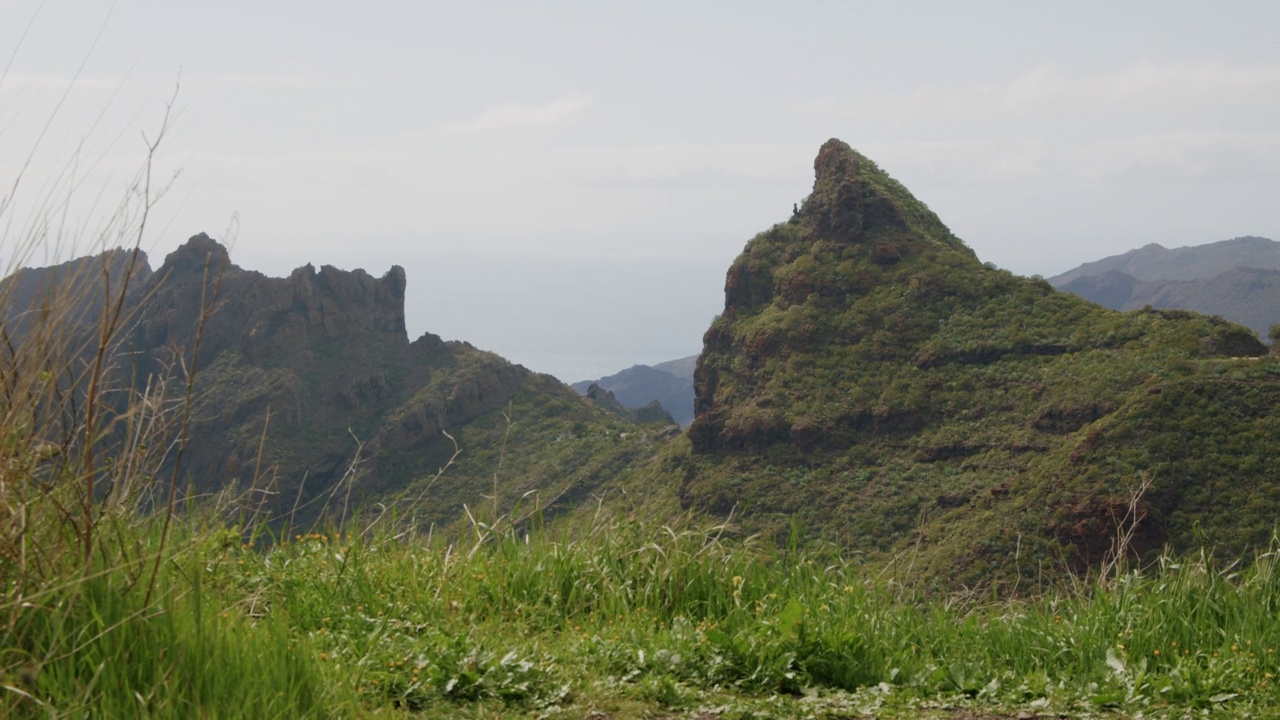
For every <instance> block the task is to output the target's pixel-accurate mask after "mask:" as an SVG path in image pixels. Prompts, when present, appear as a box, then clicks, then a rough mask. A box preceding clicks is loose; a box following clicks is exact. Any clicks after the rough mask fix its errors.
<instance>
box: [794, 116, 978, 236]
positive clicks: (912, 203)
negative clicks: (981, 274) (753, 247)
mask: <svg viewBox="0 0 1280 720" xmlns="http://www.w3.org/2000/svg"><path fill="white" fill-rule="evenodd" d="M813 169H814V183H813V193H812V194H810V195H809V197H808V199H806V200H805V203H804V207H803V208H802V209H801V210H800V212H799V215H798V219H799V220H801V221H803V222H807V223H808V224H809V225H810V226H812V227H813V229H814V230H815V231H817V232H818V234H819V235H820V236H822V237H825V238H826V239H830V240H836V241H841V242H852V243H864V242H873V243H880V244H883V243H890V244H891V245H894V246H902V245H905V244H907V243H909V242H911V241H913V240H916V241H919V240H923V241H925V242H930V243H942V244H945V245H947V246H950V247H952V248H955V249H959V250H963V251H964V252H965V253H966V254H970V255H972V251H971V250H969V248H967V247H966V246H965V245H964V243H962V242H960V240H959V239H958V238H956V237H955V236H954V235H952V234H951V231H950V230H948V229H947V226H946V225H943V224H942V221H941V220H939V219H938V216H937V215H935V214H934V213H933V212H932V211H931V210H929V208H928V207H927V206H926V205H925V204H924V203H922V202H920V201H919V200H917V199H916V198H915V197H914V196H913V195H912V194H911V193H910V192H909V191H908V190H907V189H906V188H905V187H903V185H902V184H901V183H899V182H898V181H897V180H894V179H893V178H892V177H890V176H889V174H888V173H886V172H885V171H883V170H881V169H880V168H879V166H877V165H876V164H875V163H874V162H872V161H871V160H870V159H868V158H867V157H865V156H863V155H862V154H860V153H858V152H857V151H856V150H854V149H853V148H851V147H849V145H848V144H846V143H844V142H842V141H840V140H836V139H834V138H833V139H831V140H828V141H827V142H825V143H823V145H822V148H821V149H820V150H819V151H818V157H817V158H816V159H815V160H814V162H813Z"/></svg>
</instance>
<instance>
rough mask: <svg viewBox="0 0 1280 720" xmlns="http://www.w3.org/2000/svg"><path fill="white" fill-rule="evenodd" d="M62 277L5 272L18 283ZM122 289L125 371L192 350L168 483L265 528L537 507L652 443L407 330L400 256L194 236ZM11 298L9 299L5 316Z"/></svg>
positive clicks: (549, 383) (574, 399) (451, 518)
mask: <svg viewBox="0 0 1280 720" xmlns="http://www.w3.org/2000/svg"><path fill="white" fill-rule="evenodd" d="M78 262H81V263H87V264H88V266H89V267H98V266H99V265H102V266H104V267H105V266H107V265H109V264H111V263H117V262H118V258H116V256H115V255H109V256H103V258H99V259H85V260H81V261H78ZM144 262H145V258H144ZM61 275H65V270H58V271H56V272H53V271H49V270H47V269H46V270H45V271H30V272H27V273H25V274H22V273H20V274H18V275H16V276H14V278H10V279H7V280H6V281H4V282H5V283H10V282H12V283H15V284H13V285H12V287H13V288H19V287H21V288H27V287H28V286H29V285H31V284H32V282H33V280H32V278H36V277H41V278H44V279H45V280H49V279H50V278H52V279H54V280H56V279H57V278H56V277H55V276H61ZM86 277H89V278H92V277H93V274H92V273H89V274H86ZM15 278H16V279H15ZM18 282H21V283H22V285H21V286H19V285H17V284H16V283H18ZM88 282H93V281H92V280H90V281H88ZM136 283H137V290H136V291H135V292H134V293H132V294H131V295H130V302H129V307H128V308H127V312H126V315H127V316H128V317H130V318H131V320H130V322H131V324H130V329H129V332H127V333H126V334H125V336H124V338H123V339H122V341H121V342H120V344H119V352H120V357H122V358H127V359H128V360H127V363H124V362H122V363H118V367H119V369H120V370H121V371H122V373H123V374H124V378H123V379H124V382H132V383H136V385H137V387H143V386H145V384H146V383H147V382H154V381H155V379H156V378H159V377H164V376H170V377H172V376H175V375H176V376H178V377H179V378H180V377H181V376H182V369H183V368H188V367H191V362H192V355H191V351H192V349H193V348H195V347H196V346H197V344H198V345H199V357H198V359H197V360H196V362H195V367H196V370H197V375H196V378H197V380H196V385H195V391H196V405H195V411H194V414H193V419H192V426H191V437H192V440H191V442H190V443H189V444H188V446H187V448H186V451H185V456H184V457H183V459H182V467H181V471H182V477H183V486H184V487H185V486H187V485H188V484H189V486H190V487H191V488H192V489H193V490H194V491H195V492H196V493H197V494H203V495H208V494H213V493H218V492H221V491H224V490H228V489H232V490H233V493H232V494H233V496H234V497H235V498H236V502H239V503H242V504H244V506H245V507H246V508H248V509H251V510H254V511H260V512H261V513H263V516H266V517H273V518H275V519H276V521H277V522H279V523H285V522H288V523H292V524H294V525H295V526H297V525H306V524H308V523H310V522H312V521H314V520H316V519H319V518H328V519H330V520H341V519H343V518H344V517H345V518H351V517H352V516H353V515H355V514H356V513H357V512H361V511H363V512H365V513H366V514H368V513H370V512H375V511H376V512H382V511H388V512H389V511H391V510H394V511H395V513H397V514H399V515H400V516H401V519H402V520H403V519H411V520H413V521H415V522H418V523H419V524H422V525H423V526H426V525H430V524H437V525H445V524H448V523H452V522H455V521H458V520H459V519H460V518H464V517H465V513H464V504H465V505H468V506H470V507H471V508H473V509H474V508H477V507H481V506H482V507H484V508H485V512H486V513H488V514H489V515H486V517H487V516H491V515H492V514H493V513H494V512H497V513H499V514H501V513H506V512H508V511H510V509H511V508H512V507H513V506H514V505H515V504H516V503H517V502H518V501H519V500H520V499H521V498H522V497H525V496H526V495H527V496H528V497H527V498H526V499H525V501H524V504H525V506H526V507H527V508H532V507H534V506H536V505H540V506H542V507H544V508H547V509H548V511H549V512H554V511H555V510H556V508H557V507H561V506H567V505H571V504H574V503H576V502H579V501H581V500H584V499H586V498H587V497H588V496H589V495H590V494H591V493H592V492H593V491H595V490H596V488H597V487H598V486H599V485H600V484H601V483H603V482H605V481H606V480H609V479H611V478H613V477H615V476H616V475H618V474H619V473H620V472H622V470H623V469H625V468H626V467H628V466H629V465H632V464H635V463H640V462H642V461H644V460H646V459H647V458H649V457H651V456H652V454H653V452H654V443H655V442H660V441H662V438H660V437H659V435H660V433H659V431H658V430H657V429H645V428H642V427H640V426H638V425H636V424H635V423H632V422H629V421H627V420H625V419H624V418H621V417H617V416H615V415H613V414H610V413H608V412H606V411H605V410H603V409H601V408H599V407H597V406H595V405H593V404H592V403H590V402H588V401H587V400H585V399H583V398H581V397H579V396H578V395H577V394H576V393H574V392H573V391H572V390H571V389H570V388H568V387H567V386H565V385H563V384H561V383H560V382H559V381H557V380H555V379H554V378H552V377H550V376H547V375H539V374H536V373H533V372H530V371H528V370H526V369H525V368H523V367H520V366H518V365H513V364H511V363H509V362H507V361H505V360H503V359H502V358H500V357H498V356H496V355H494V354H492V353H487V352H483V351H481V350H477V349H476V348H474V347H472V346H470V345H469V344H466V343H460V342H445V341H443V340H441V339H440V338H439V337H437V336H435V335H431V334H426V335H423V336H422V337H420V338H418V339H417V340H415V341H413V342H410V341H409V339H408V337H407V334H406V332H405V318H404V291H405V285H406V277H405V272H404V270H403V269H401V268H400V267H393V268H391V270H390V271H388V272H387V273H386V274H384V275H383V276H382V277H381V278H375V277H372V276H370V275H369V274H367V273H365V272H364V271H363V270H354V271H350V272H347V271H342V270H338V269H336V268H333V267H330V266H324V267H322V268H320V269H319V270H317V269H315V268H314V267H312V266H310V265H308V266H305V267H302V268H298V269H297V270H295V271H294V272H293V273H292V274H291V275H290V276H289V277H288V278H269V277H266V276H264V275H262V274H261V273H257V272H252V271H247V270H244V269H241V268H239V267H237V266H236V265H234V264H232V263H231V262H230V258H229V257H228V255H227V251H226V249H225V248H224V247H222V246H221V245H220V244H218V243H217V242H215V241H214V240H212V239H211V238H209V237H208V236H206V235H197V236H195V237H193V238H191V239H190V240H189V241H188V242H187V243H186V244H184V245H183V246H182V247H180V248H179V249H178V250H176V251H175V252H173V253H172V254H170V255H169V256H168V257H166V258H165V262H164V264H163V265H162V266H161V267H159V268H158V269H156V271H155V272H151V271H150V269H149V267H143V268H141V270H140V272H139V273H138V274H137V276H136ZM45 285H47V283H45ZM28 295H30V293H28ZM0 297H18V295H17V293H16V291H10V292H0ZM22 297H27V295H24V296H22ZM30 297H36V296H35V295H31V296H30ZM28 299H29V298H28ZM20 307H21V306H19V305H16V304H10V305H8V308H7V314H6V316H5V317H8V316H9V314H12V313H15V312H16V313H18V314H20V313H21V312H23V311H24V310H21V309H18V308H20ZM202 314H204V315H205V316H206V319H205V321H204V322H203V323H201V322H200V318H201V316H202ZM90 315H91V314H90ZM88 324H89V325H92V318H90V319H89V323H88ZM197 339H198V343H197ZM178 385H179V383H178V382H177V381H171V392H170V394H171V395H173V394H174V392H173V390H172V388H174V387H177V386H178ZM455 442H456V445H455ZM174 460H175V456H174V455H173V454H172V453H171V454H170V458H169V462H170V463H172V462H174ZM451 461H452V462H451ZM442 468H445V469H444V470H443V471H442ZM495 494H496V499H495ZM557 503H558V504H557ZM495 505H496V509H495Z"/></svg>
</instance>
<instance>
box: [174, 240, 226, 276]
mask: <svg viewBox="0 0 1280 720" xmlns="http://www.w3.org/2000/svg"><path fill="white" fill-rule="evenodd" d="M230 264H231V257H230V255H228V254H227V248H226V247H224V246H223V245H222V243H220V242H218V241H217V240H214V239H213V238H211V237H209V236H208V234H206V233H200V234H198V235H192V236H191V238H190V239H188V240H187V241H186V242H185V243H183V244H182V245H180V246H179V247H178V249H177V250H174V251H173V252H171V253H169V254H168V255H166V256H165V258H164V265H163V266H162V267H163V268H167V269H169V270H171V271H173V272H183V273H186V272H195V273H203V272H204V269H205V267H206V265H207V266H208V267H209V269H210V270H211V271H212V272H214V273H217V272H218V271H219V270H221V269H223V268H225V267H227V266H228V265H230ZM162 275H163V273H162Z"/></svg>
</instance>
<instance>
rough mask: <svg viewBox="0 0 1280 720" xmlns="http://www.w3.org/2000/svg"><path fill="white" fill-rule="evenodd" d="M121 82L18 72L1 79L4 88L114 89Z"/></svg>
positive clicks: (32, 89)
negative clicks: (73, 87)
mask: <svg viewBox="0 0 1280 720" xmlns="http://www.w3.org/2000/svg"><path fill="white" fill-rule="evenodd" d="M120 84H121V80H120V78H107V77H79V78H74V77H70V76H66V75H54V74H48V73H43V74H42V73H16V72H11V73H9V74H8V75H5V76H4V77H3V78H2V79H0V89H3V90H15V91H16V90H21V91H28V92H29V91H37V90H65V89H67V88H68V87H72V86H75V87H76V88H79V89H82V90H114V89H116V88H118V87H119V86H120Z"/></svg>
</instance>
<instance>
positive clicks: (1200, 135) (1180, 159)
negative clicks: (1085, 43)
mask: <svg viewBox="0 0 1280 720" xmlns="http://www.w3.org/2000/svg"><path fill="white" fill-rule="evenodd" d="M865 152H866V154H867V155H868V156H870V157H872V158H874V159H875V160H876V162H877V163H879V164H880V165H881V166H882V167H884V168H885V170H887V171H888V172H889V173H890V174H892V175H894V176H895V177H898V178H899V179H900V180H903V181H904V182H906V183H907V185H908V186H909V187H910V186H911V185H912V184H915V183H919V184H926V183H927V184H931V185H977V184H989V185H1019V184H1027V183H1049V184H1054V183H1058V184H1061V183H1072V182H1116V181H1124V182H1129V181H1139V182H1151V181H1158V182H1206V181H1207V182H1217V181H1240V182H1275V181H1278V180H1280V134H1275V133H1269V134H1268V133H1258V134H1250V133H1234V132H1224V131H1206V132H1193V131H1177V132H1168V133H1151V134H1140V135H1127V136H1121V137H1109V138H1101V139H1092V140H1076V141H1067V140H1059V141H1053V142H1051V141H1049V140H1045V139H1032V140H1018V139H1009V140H990V141H955V142H952V141H935V142H902V143H886V144H882V145H871V146H868V147H867V148H865Z"/></svg>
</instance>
